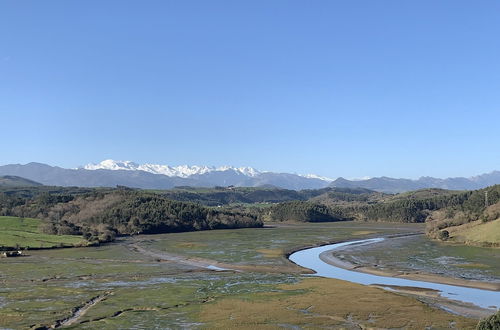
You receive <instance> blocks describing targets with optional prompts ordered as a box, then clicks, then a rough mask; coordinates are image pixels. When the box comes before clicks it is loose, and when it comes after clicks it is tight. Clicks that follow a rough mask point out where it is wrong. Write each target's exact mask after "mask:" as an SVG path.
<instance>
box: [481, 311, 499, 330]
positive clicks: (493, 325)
mask: <svg viewBox="0 0 500 330" xmlns="http://www.w3.org/2000/svg"><path fill="white" fill-rule="evenodd" d="M476 329H477V330H500V311H498V312H497V313H496V314H493V315H491V316H490V317H487V318H486V319H484V320H481V321H479V323H478V324H477V327H476Z"/></svg>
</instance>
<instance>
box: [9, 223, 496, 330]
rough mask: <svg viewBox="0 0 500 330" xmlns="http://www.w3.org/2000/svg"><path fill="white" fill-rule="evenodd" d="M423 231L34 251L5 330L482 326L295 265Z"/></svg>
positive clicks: (175, 238)
mask: <svg viewBox="0 0 500 330" xmlns="http://www.w3.org/2000/svg"><path fill="white" fill-rule="evenodd" d="M422 230H423V226H421V225H413V224H407V225H405V224H388V223H353V222H349V223H346V222H343V223H321V224H287V225H283V224H278V225H271V226H267V227H266V228H262V229H238V230H217V231H204V232H188V233H176V234H162V235H149V236H137V237H133V238H127V239H122V240H120V241H118V242H116V243H113V244H109V245H104V246H100V247H86V248H73V249H60V250H42V251H30V253H29V254H30V255H29V256H25V257H20V258H5V259H1V260H0V281H1V282H2V286H0V328H16V329H17V328H28V327H36V326H45V327H51V326H52V327H54V328H57V327H63V326H69V327H73V328H89V329H95V328H110V329H113V328H130V327H132V326H134V327H136V328H151V327H153V326H156V327H159V328H211V327H217V328H229V327H239V328H256V327H258V328H270V329H274V328H318V327H327V328H332V327H342V328H349V329H359V328H365V327H377V328H408V329H411V328H415V329H421V328H425V327H430V328H450V327H451V328H457V329H467V328H471V329H472V328H474V327H475V324H476V323H477V320H476V319H472V318H467V317H462V316H458V315H454V314H450V313H448V312H446V311H444V310H442V309H439V308H436V307H435V306H434V307H433V306H432V305H429V302H428V303H423V302H421V301H419V300H418V299H415V298H414V297H410V296H406V295H403V294H397V293H392V292H388V291H385V290H382V289H379V288H375V287H369V286H363V285H358V284H353V283H349V282H345V281H340V280H334V279H322V278H311V277H310V276H307V275H306V274H307V270H304V269H302V268H300V267H298V266H296V265H294V264H292V263H291V262H289V261H288V259H287V258H286V255H287V253H289V252H291V251H293V250H296V249H297V248H299V247H303V246H308V245H311V244H321V243H327V242H334V241H340V240H348V239H358V238H364V237H373V236H376V235H388V234H398V233H414V232H420V231H422ZM464 258H467V257H464ZM473 259H474V258H471V262H474V260H473ZM497 262H498V261H497V260H496V259H495V260H493V261H492V264H493V265H492V267H499V266H498V265H497V264H496V263H497ZM478 272H484V273H485V274H486V275H484V276H493V277H496V275H491V274H487V273H488V270H484V269H479V270H478Z"/></svg>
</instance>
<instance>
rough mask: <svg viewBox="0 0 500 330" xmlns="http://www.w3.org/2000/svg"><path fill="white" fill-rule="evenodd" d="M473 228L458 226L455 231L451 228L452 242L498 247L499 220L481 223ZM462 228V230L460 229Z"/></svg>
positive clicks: (499, 244)
mask: <svg viewBox="0 0 500 330" xmlns="http://www.w3.org/2000/svg"><path fill="white" fill-rule="evenodd" d="M477 222H478V223H479V224H477V225H475V226H467V225H469V224H467V225H463V226H459V227H457V228H456V229H455V228H453V227H451V228H450V234H451V235H452V238H453V239H454V240H457V241H459V242H466V243H469V244H473V245H474V244H483V245H487V244H491V245H496V246H500V219H497V220H494V221H489V222H486V223H482V222H481V221H477ZM461 227H463V228H461Z"/></svg>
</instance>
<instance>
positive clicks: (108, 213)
mask: <svg viewBox="0 0 500 330" xmlns="http://www.w3.org/2000/svg"><path fill="white" fill-rule="evenodd" d="M43 190H45V189H43ZM43 190H42V192H40V191H37V190H36V189H32V190H27V189H18V190H9V191H4V192H2V193H0V215H8V216H18V217H30V218H38V219H44V220H46V223H45V226H44V228H43V229H44V232H46V233H50V234H65V235H72V234H74V235H84V236H85V238H87V239H89V240H99V241H110V240H113V239H114V237H115V236H116V235H129V234H141V233H145V234H153V233H167V232H180V231H192V230H207V229H222V228H243V227H261V226H262V222H261V221H260V220H259V219H257V217H256V216H254V215H251V214H246V213H244V212H238V211H229V210H223V209H220V210H219V209H213V208H208V207H205V206H201V205H199V204H195V203H186V202H179V201H173V200H170V199H167V198H165V197H163V196H161V195H158V194H154V193H148V192H144V191H136V190H129V189H114V190H109V189H108V190H91V191H85V190H80V189H79V188H74V189H68V188H61V189H60V190H57V189H56V188H55V187H52V190H51V191H50V192H47V191H43Z"/></svg>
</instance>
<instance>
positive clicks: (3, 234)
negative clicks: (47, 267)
mask: <svg viewBox="0 0 500 330" xmlns="http://www.w3.org/2000/svg"><path fill="white" fill-rule="evenodd" d="M41 224H42V220H39V219H31V218H18V217H0V248H1V247H4V248H21V249H24V248H53V247H63V246H78V245H85V244H86V240H85V239H83V237H81V236H74V235H49V234H44V233H42V232H41V231H40V225H41Z"/></svg>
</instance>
